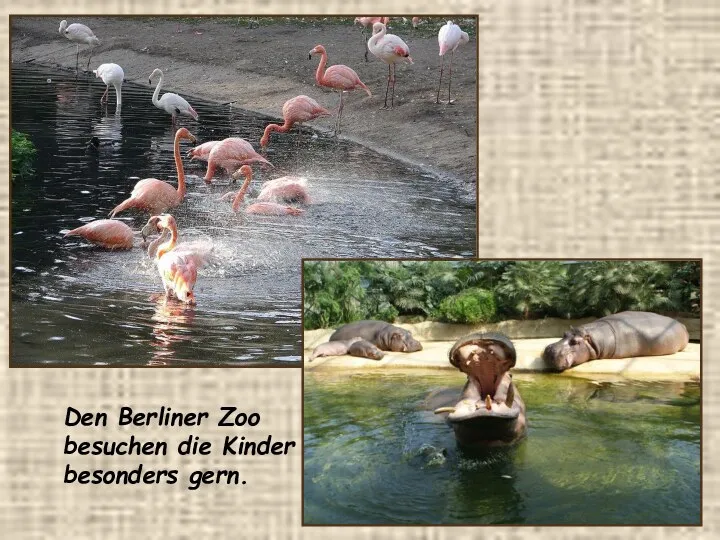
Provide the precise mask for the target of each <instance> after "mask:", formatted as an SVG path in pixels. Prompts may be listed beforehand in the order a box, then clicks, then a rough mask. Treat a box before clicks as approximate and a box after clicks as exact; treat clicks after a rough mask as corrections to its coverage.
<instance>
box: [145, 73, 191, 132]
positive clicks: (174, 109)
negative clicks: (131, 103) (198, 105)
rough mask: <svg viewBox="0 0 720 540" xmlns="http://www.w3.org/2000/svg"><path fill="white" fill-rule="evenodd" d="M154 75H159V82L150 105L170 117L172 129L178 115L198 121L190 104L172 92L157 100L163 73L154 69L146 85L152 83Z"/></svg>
mask: <svg viewBox="0 0 720 540" xmlns="http://www.w3.org/2000/svg"><path fill="white" fill-rule="evenodd" d="M155 75H160V80H159V81H158V83H157V86H156V87H155V92H153V96H152V103H153V105H155V106H156V107H157V108H158V109H162V110H164V111H165V112H166V113H168V114H169V115H171V118H172V124H173V127H175V117H176V116H177V115H178V114H182V115H185V116H189V117H191V118H192V119H193V120H197V119H198V113H196V112H195V109H193V108H192V107H191V106H190V104H189V103H188V102H187V101H185V99H184V98H182V97H180V96H178V95H177V94H175V93H173V92H165V93H164V94H163V95H162V97H161V98H160V99H158V96H159V95H160V87H161V86H162V83H163V77H164V75H163V72H162V71H161V70H159V69H155V70H154V71H153V72H152V73H151V74H150V77H149V78H148V84H150V83H151V82H152V79H153V77H154V76H155Z"/></svg>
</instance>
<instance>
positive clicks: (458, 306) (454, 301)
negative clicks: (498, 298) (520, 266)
mask: <svg viewBox="0 0 720 540" xmlns="http://www.w3.org/2000/svg"><path fill="white" fill-rule="evenodd" d="M495 312H496V307H495V296H494V295H493V293H492V292H490V291H486V290H484V289H467V290H465V291H463V292H461V293H458V294H455V295H452V296H448V297H447V298H445V299H444V300H443V301H442V302H440V306H439V307H438V309H437V311H436V313H435V317H436V318H437V319H438V320H440V321H443V322H451V323H465V324H476V323H481V322H490V321H491V320H492V319H493V318H494V317H495Z"/></svg>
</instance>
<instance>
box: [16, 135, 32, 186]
mask: <svg viewBox="0 0 720 540" xmlns="http://www.w3.org/2000/svg"><path fill="white" fill-rule="evenodd" d="M36 154H37V150H36V149H35V145H34V144H33V142H32V141H31V140H30V138H29V137H28V136H27V135H26V134H25V133H20V132H19V131H15V130H14V129H13V130H12V138H11V155H12V178H13V180H14V179H15V177H16V176H27V175H30V174H32V172H33V162H34V160H35V155H36Z"/></svg>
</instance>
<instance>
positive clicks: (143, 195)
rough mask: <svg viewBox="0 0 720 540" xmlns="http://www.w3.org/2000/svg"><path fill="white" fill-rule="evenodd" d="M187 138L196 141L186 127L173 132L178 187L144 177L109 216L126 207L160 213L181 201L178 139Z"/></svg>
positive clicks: (182, 186) (182, 176)
mask: <svg viewBox="0 0 720 540" xmlns="http://www.w3.org/2000/svg"><path fill="white" fill-rule="evenodd" d="M181 139H189V140H191V141H193V142H196V139H195V136H194V135H193V134H192V133H190V132H189V131H188V130H187V129H186V128H180V129H178V130H177V132H176V133H175V167H176V168H177V172H178V187H177V190H175V188H174V187H172V186H171V185H170V184H168V183H167V182H163V181H162V180H158V179H156V178H145V179H144V180H140V181H139V182H138V183H137V184H135V187H134V188H133V190H132V193H131V194H130V197H129V198H128V199H125V200H124V201H123V202H121V203H120V204H119V205H117V206H116V207H115V208H114V209H113V211H112V212H110V217H115V214H117V213H118V212H122V211H124V210H127V209H128V208H138V209H141V210H147V211H149V212H150V213H151V214H160V213H162V212H165V211H166V210H169V209H170V208H174V207H176V206H178V205H180V203H182V201H183V198H184V197H185V191H186V187H185V170H184V169H183V164H182V158H181V157H180V140H181Z"/></svg>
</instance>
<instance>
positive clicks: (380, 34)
mask: <svg viewBox="0 0 720 540" xmlns="http://www.w3.org/2000/svg"><path fill="white" fill-rule="evenodd" d="M386 33H387V28H386V27H385V26H383V27H382V30H378V33H377V34H373V35H372V37H371V38H370V41H372V44H371V43H370V41H368V47H375V46H377V43H378V41H380V40H381V39H382V38H383V37H385V34H386Z"/></svg>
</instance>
